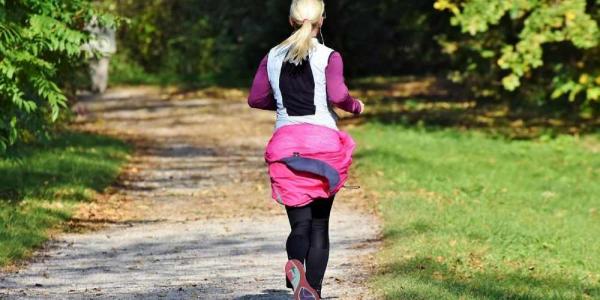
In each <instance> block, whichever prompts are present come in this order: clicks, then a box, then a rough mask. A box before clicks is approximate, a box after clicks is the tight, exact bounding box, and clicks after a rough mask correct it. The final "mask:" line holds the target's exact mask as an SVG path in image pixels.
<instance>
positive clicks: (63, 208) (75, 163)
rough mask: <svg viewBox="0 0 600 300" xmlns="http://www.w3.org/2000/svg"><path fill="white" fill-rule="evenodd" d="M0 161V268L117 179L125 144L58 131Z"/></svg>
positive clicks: (92, 136)
mask: <svg viewBox="0 0 600 300" xmlns="http://www.w3.org/2000/svg"><path fill="white" fill-rule="evenodd" d="M15 151H17V154H18V156H17V157H14V158H4V159H0V266H4V265H6V264H8V263H10V262H12V261H14V260H15V259H20V258H23V257H25V256H27V255H28V254H29V253H30V252H31V249H32V248H35V247H38V246H40V245H41V244H42V243H43V242H44V241H45V240H46V239H47V236H48V229H50V228H53V227H55V226H56V225H58V224H60V223H61V222H64V221H66V220H67V219H69V218H70V216H71V209H72V208H71V207H72V205H71V204H73V203H76V202H78V201H86V200H90V199H91V198H92V197H93V195H94V193H93V191H102V190H104V189H105V188H106V187H108V186H109V185H110V184H111V183H112V182H113V181H114V180H115V179H116V177H117V175H118V173H119V171H120V167H121V165H122V164H123V163H124V162H125V160H126V157H127V152H128V146H127V145H125V144H124V143H123V142H120V141H118V140H115V139H111V138H107V137H102V136H97V135H92V134H84V133H72V132H71V133H63V134H61V135H59V136H57V137H56V138H55V139H54V140H52V141H51V142H48V143H44V144H35V145H27V146H20V147H18V148H16V149H15Z"/></svg>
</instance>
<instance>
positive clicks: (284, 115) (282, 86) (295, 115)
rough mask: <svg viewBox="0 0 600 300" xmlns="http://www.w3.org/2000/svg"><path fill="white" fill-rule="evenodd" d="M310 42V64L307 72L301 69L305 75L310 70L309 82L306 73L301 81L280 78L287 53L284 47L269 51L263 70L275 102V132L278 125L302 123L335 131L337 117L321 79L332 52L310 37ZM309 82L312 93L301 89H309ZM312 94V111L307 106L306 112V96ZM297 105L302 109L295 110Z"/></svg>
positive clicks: (323, 76) (324, 82)
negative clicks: (311, 43)
mask: <svg viewBox="0 0 600 300" xmlns="http://www.w3.org/2000/svg"><path fill="white" fill-rule="evenodd" d="M313 43H314V44H315V47H314V48H313V49H312V50H311V52H310V54H309V59H308V61H309V62H310V70H309V69H308V66H305V68H302V69H303V70H306V71H305V72H309V71H311V73H312V79H311V78H310V74H305V75H306V76H304V75H301V76H302V77H303V78H300V79H298V80H296V78H295V77H293V76H292V77H291V78H290V76H282V69H283V68H284V59H285V56H286V54H287V52H288V49H289V48H288V47H275V48H273V49H271V51H270V52H269V56H268V59H267V70H268V74H269V82H270V83H271V88H272V90H273V95H274V97H275V100H277V121H276V122H275V129H276V130H277V129H279V128H281V127H282V126H286V125H293V124H302V123H309V124H314V125H321V126H326V127H329V128H332V129H335V130H337V125H336V120H337V116H336V115H335V113H334V112H333V110H332V108H331V106H330V105H329V102H328V98H327V82H326V76H325V69H326V68H327V65H328V63H329V57H330V55H331V53H333V49H330V48H328V47H326V46H324V45H322V44H320V43H319V42H318V40H317V39H316V38H313ZM305 63H306V62H305ZM284 75H285V74H284ZM282 80H285V81H286V82H281V81H282ZM302 80H304V82H300V84H299V83H298V82H294V81H302ZM311 80H313V81H314V91H312V90H310V91H306V88H302V87H303V86H309V87H311V88H312V82H310V81H311ZM307 82H308V84H307ZM303 84H304V85H303ZM298 86H300V87H298ZM282 90H283V91H282ZM313 94H314V97H311V98H314V99H312V100H313V104H314V108H313V107H310V109H308V110H307V106H310V105H309V104H310V103H307V100H308V99H307V98H306V97H310V96H312V95H313ZM309 95H310V96H309ZM298 98H300V99H304V100H305V101H303V102H302V103H298V101H297V100H296V99H298ZM295 102H296V103H295ZM299 105H300V106H302V108H300V109H298V108H297V107H298V106H299Z"/></svg>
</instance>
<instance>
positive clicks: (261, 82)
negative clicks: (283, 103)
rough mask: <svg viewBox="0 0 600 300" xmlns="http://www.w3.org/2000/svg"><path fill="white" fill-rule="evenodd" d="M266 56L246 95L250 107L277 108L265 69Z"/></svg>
mask: <svg viewBox="0 0 600 300" xmlns="http://www.w3.org/2000/svg"><path fill="white" fill-rule="evenodd" d="M267 58H268V55H267V56H265V58H263V60H262V61H261V62H260V66H259V67H258V71H256V75H255V76H254V81H253V82H252V88H250V95H249V96H248V105H249V106H250V107H252V108H258V109H264V110H277V103H276V101H275V97H274V96H273V90H272V89H271V84H270V83H269V72H268V71H267Z"/></svg>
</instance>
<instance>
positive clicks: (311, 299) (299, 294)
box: [285, 259, 321, 300]
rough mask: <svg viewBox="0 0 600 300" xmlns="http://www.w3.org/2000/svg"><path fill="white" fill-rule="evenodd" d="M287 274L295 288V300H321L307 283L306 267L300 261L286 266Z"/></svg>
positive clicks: (289, 262)
mask: <svg viewBox="0 0 600 300" xmlns="http://www.w3.org/2000/svg"><path fill="white" fill-rule="evenodd" d="M285 274H286V276H287V278H288V280H289V281H290V283H291V284H292V286H293V288H294V300H321V298H320V297H319V294H317V291H315V290H314V289H313V288H312V287H311V286H310V285H309V284H308V281H306V272H305V271H304V265H302V263H301V262H300V261H298V260H296V259H292V260H290V261H288V262H287V264H285Z"/></svg>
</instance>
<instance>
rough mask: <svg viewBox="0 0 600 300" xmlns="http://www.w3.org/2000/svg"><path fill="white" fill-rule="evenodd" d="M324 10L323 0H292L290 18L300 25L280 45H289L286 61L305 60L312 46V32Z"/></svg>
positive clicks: (294, 62)
mask: <svg viewBox="0 0 600 300" xmlns="http://www.w3.org/2000/svg"><path fill="white" fill-rule="evenodd" d="M324 10H325V3H324V2H323V0H294V1H293V2H292V7H291V9H290V19H291V20H292V22H293V23H294V24H295V25H300V26H299V27H298V29H296V31H294V33H293V34H292V35H291V36H290V37H289V38H287V39H286V40H285V41H283V43H281V44H280V45H279V46H280V47H289V50H288V53H287V55H286V57H285V61H286V62H291V63H293V64H295V65H299V64H301V63H302V61H303V60H305V59H306V58H307V57H308V55H309V54H310V51H311V50H312V48H313V47H314V45H313V36H312V32H313V29H314V27H315V26H318V25H317V24H318V23H319V21H320V20H321V16H322V15H323V12H324Z"/></svg>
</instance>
